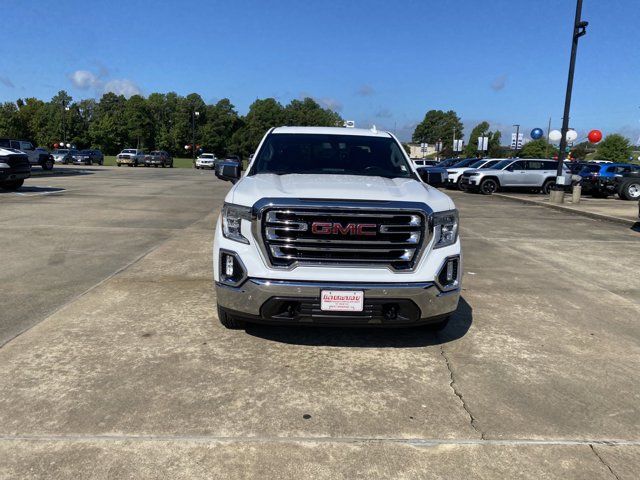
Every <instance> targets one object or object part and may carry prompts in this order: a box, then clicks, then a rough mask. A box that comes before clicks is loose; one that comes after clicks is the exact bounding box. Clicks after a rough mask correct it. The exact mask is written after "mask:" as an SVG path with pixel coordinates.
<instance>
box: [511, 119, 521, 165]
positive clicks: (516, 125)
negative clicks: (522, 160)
mask: <svg viewBox="0 0 640 480" xmlns="http://www.w3.org/2000/svg"><path fill="white" fill-rule="evenodd" d="M513 126H514V127H516V143H515V144H514V145H513V156H514V157H517V156H518V137H520V124H519V123H515V124H514V125H513Z"/></svg>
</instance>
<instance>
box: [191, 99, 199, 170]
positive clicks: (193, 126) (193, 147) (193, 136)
mask: <svg viewBox="0 0 640 480" xmlns="http://www.w3.org/2000/svg"><path fill="white" fill-rule="evenodd" d="M199 116H200V112H198V111H197V110H194V111H193V115H192V116H191V160H192V162H193V164H194V165H195V164H196V117H199Z"/></svg>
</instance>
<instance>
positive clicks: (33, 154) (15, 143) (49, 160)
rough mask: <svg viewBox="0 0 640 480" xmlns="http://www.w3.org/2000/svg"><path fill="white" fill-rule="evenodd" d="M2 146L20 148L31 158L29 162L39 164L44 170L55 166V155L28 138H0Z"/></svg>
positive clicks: (0, 145)
mask: <svg viewBox="0 0 640 480" xmlns="http://www.w3.org/2000/svg"><path fill="white" fill-rule="evenodd" d="M0 148H9V149H13V150H19V151H21V152H22V153H24V154H25V155H26V156H27V158H28V159H29V164H30V165H31V166H33V165H39V166H41V167H42V169H43V170H51V169H52V168H53V164H54V161H53V157H52V156H51V154H50V153H49V152H48V151H47V150H46V149H44V148H35V147H34V146H33V143H31V142H28V141H26V140H12V139H9V138H1V139H0Z"/></svg>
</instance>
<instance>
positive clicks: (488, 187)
mask: <svg viewBox="0 0 640 480" xmlns="http://www.w3.org/2000/svg"><path fill="white" fill-rule="evenodd" d="M499 186H500V185H498V181H497V180H496V179H494V178H485V179H484V180H482V182H481V183H480V193H481V194H483V195H491V194H493V193H495V192H497V191H498V187H499Z"/></svg>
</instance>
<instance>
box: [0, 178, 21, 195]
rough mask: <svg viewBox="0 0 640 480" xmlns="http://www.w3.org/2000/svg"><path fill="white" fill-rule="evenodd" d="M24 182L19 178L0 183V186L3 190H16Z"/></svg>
mask: <svg viewBox="0 0 640 480" xmlns="http://www.w3.org/2000/svg"><path fill="white" fill-rule="evenodd" d="M23 183H24V180H22V179H20V180H8V181H6V182H3V183H0V188H1V189H3V190H9V191H10V192H13V191H15V190H18V189H19V188H20V187H21V186H22V184H23Z"/></svg>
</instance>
